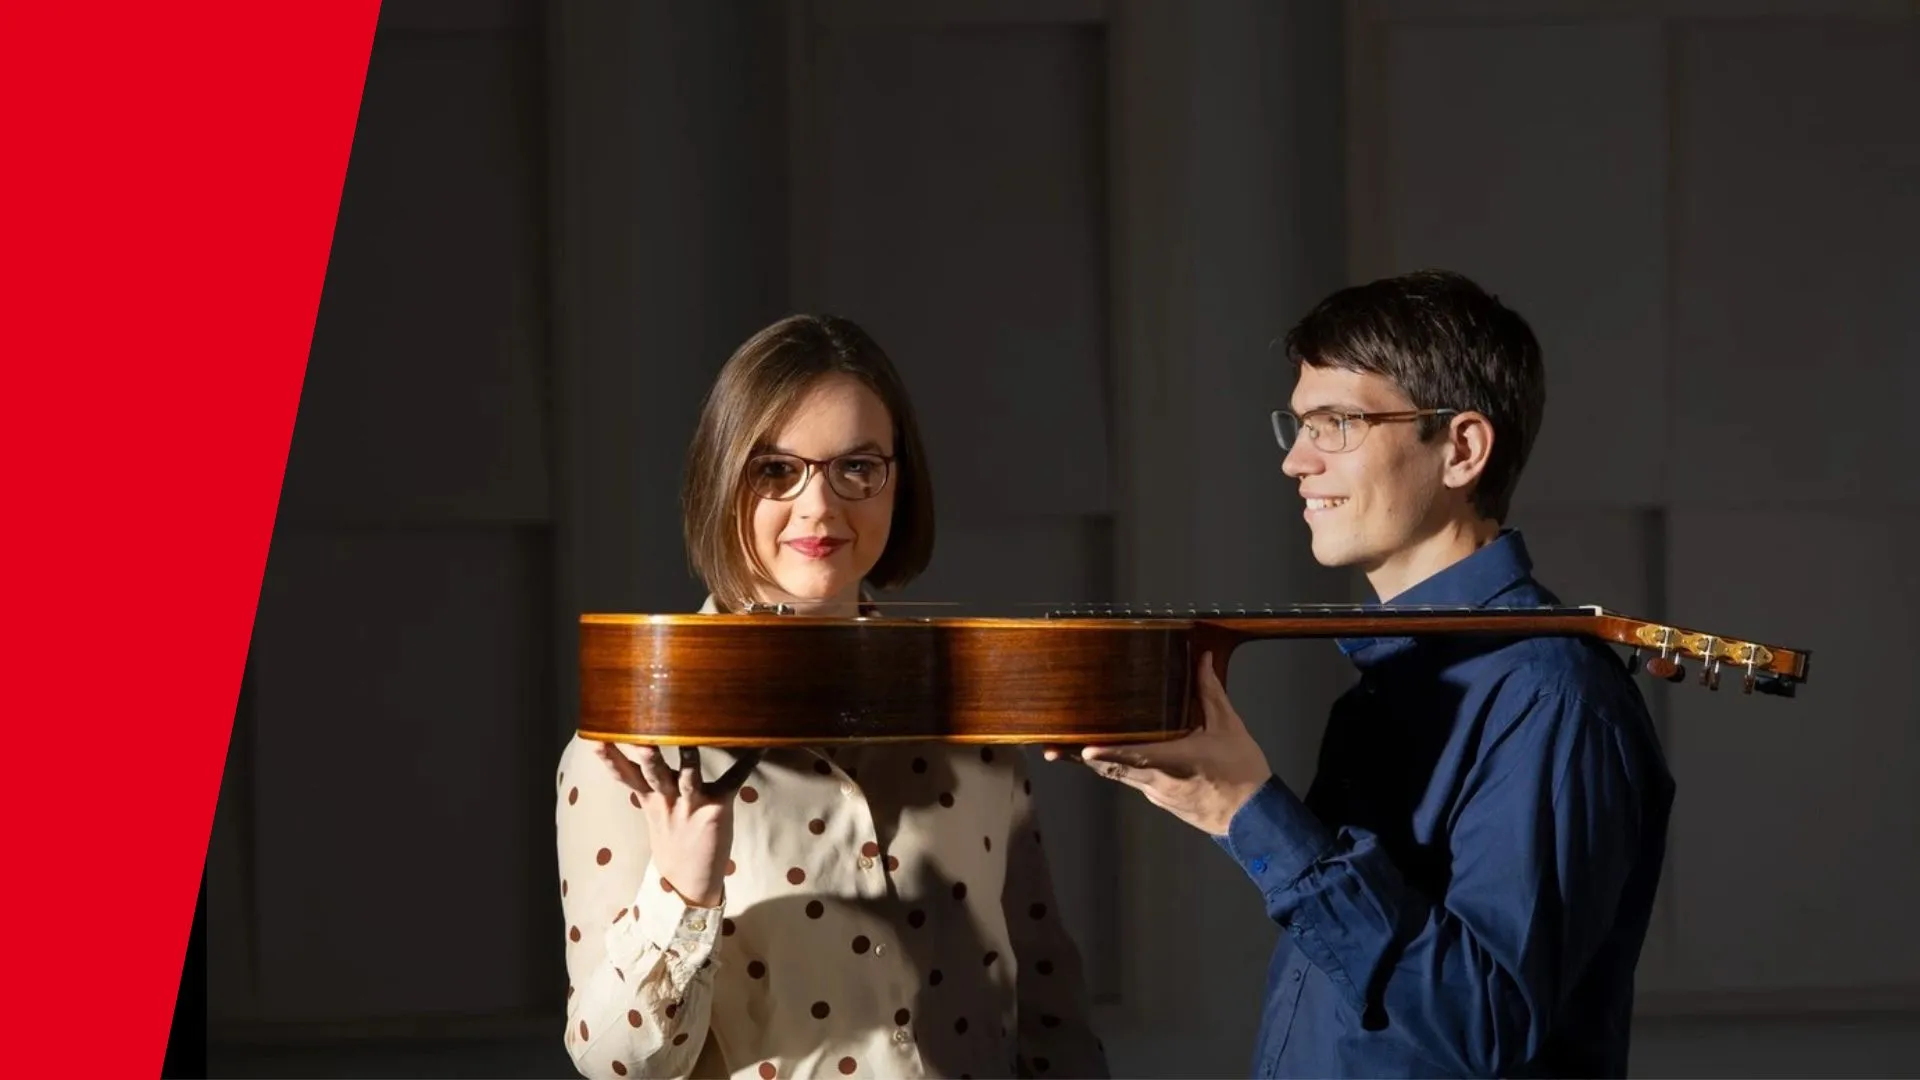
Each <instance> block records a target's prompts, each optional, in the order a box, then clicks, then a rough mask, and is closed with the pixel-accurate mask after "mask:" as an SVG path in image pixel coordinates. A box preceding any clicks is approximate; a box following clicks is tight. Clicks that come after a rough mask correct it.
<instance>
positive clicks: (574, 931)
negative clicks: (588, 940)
mask: <svg viewBox="0 0 1920 1080" xmlns="http://www.w3.org/2000/svg"><path fill="white" fill-rule="evenodd" d="M567 940H568V941H573V942H577V941H579V940H580V928H579V927H577V926H569V927H567Z"/></svg>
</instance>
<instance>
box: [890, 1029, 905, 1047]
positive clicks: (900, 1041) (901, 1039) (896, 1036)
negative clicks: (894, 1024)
mask: <svg viewBox="0 0 1920 1080" xmlns="http://www.w3.org/2000/svg"><path fill="white" fill-rule="evenodd" d="M893 1041H894V1043H895V1044H896V1045H898V1046H905V1045H907V1033H906V1032H904V1031H896V1032H894V1033H893Z"/></svg>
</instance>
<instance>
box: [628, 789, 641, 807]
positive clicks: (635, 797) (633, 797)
mask: <svg viewBox="0 0 1920 1080" xmlns="http://www.w3.org/2000/svg"><path fill="white" fill-rule="evenodd" d="M627 801H628V802H630V803H632V804H633V808H634V809H635V810H642V809H645V808H644V807H642V806H641V805H640V793H639V792H637V791H636V792H633V793H632V794H630V795H628V796H627Z"/></svg>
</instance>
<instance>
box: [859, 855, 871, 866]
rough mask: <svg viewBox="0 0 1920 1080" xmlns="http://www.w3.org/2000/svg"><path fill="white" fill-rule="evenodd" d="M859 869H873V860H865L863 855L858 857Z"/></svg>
mask: <svg viewBox="0 0 1920 1080" xmlns="http://www.w3.org/2000/svg"><path fill="white" fill-rule="evenodd" d="M860 869H862V870H871V869H873V860H872V859H869V858H867V857H866V856H865V855H862V856H860Z"/></svg>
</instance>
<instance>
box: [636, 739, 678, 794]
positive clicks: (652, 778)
mask: <svg viewBox="0 0 1920 1080" xmlns="http://www.w3.org/2000/svg"><path fill="white" fill-rule="evenodd" d="M640 773H641V775H642V776H644V777H645V778H646V781H647V786H648V787H651V788H652V789H653V790H654V792H655V793H657V794H660V795H665V796H668V797H669V798H671V797H672V796H673V794H674V792H675V791H676V790H677V788H678V785H676V784H675V783H674V782H673V773H672V772H670V771H669V770H668V769H667V763H666V762H664V761H662V760H660V751H659V750H657V749H655V748H654V747H651V746H643V747H641V748H640Z"/></svg>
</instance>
